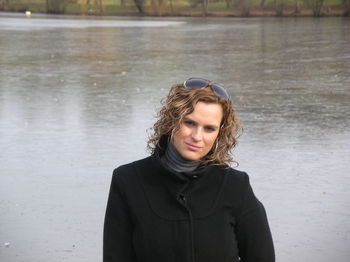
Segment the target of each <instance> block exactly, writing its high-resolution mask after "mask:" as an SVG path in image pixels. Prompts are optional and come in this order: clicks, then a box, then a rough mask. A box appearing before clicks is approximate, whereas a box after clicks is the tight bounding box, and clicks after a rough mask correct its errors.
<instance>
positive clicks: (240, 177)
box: [227, 168, 249, 185]
mask: <svg viewBox="0 0 350 262" xmlns="http://www.w3.org/2000/svg"><path fill="white" fill-rule="evenodd" d="M227 177H228V182H229V183H234V184H236V185H237V184H238V185H243V184H249V176H248V174H247V173H246V172H244V171H240V170H237V169H234V168H229V169H228V170H227Z"/></svg>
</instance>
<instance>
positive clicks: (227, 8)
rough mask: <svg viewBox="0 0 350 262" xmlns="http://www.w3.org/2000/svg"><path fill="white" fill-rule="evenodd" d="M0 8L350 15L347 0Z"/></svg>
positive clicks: (132, 0) (2, 5)
mask: <svg viewBox="0 0 350 262" xmlns="http://www.w3.org/2000/svg"><path fill="white" fill-rule="evenodd" d="M0 10H1V11H16V12H22V11H26V10H30V11H32V12H44V13H54V14H90V15H157V16H244V17H248V16H334V15H342V16H350V0H0Z"/></svg>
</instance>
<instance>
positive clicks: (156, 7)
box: [151, 0, 164, 16]
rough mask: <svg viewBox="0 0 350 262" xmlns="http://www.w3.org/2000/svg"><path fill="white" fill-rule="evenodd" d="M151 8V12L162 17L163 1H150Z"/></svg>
mask: <svg viewBox="0 0 350 262" xmlns="http://www.w3.org/2000/svg"><path fill="white" fill-rule="evenodd" d="M151 6H152V9H153V11H154V12H155V13H156V14H157V15H158V16H162V15H163V13H164V0H152V1H151Z"/></svg>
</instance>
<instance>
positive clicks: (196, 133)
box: [192, 128, 203, 141]
mask: <svg viewBox="0 0 350 262" xmlns="http://www.w3.org/2000/svg"><path fill="white" fill-rule="evenodd" d="M202 136H203V134H202V130H201V128H194V129H193V130H192V139H193V140H194V141H201V140H202Z"/></svg>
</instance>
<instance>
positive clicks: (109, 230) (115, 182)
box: [103, 155, 275, 262]
mask: <svg viewBox="0 0 350 262" xmlns="http://www.w3.org/2000/svg"><path fill="white" fill-rule="evenodd" d="M103 261H104V262H112V261H113V262H131V261H133V262H136V261H137V262H226V261H227V262H229V261H230V262H235V261H243V262H253V261H256V262H258V261H259V262H273V261H275V257H274V248H273V242H272V238H271V233H270V229H269V225H268V222H267V218H266V214H265V210H264V207H263V205H262V204H261V203H260V202H259V201H258V199H257V198H256V197H255V196H254V194H253V191H252V188H251V186H250V184H249V178H248V175H247V174H246V173H244V172H240V171H237V170H234V169H232V168H227V167H223V166H214V165H213V166H209V167H206V168H201V169H199V170H198V171H194V172H192V173H191V174H190V176H187V175H183V174H175V173H172V172H171V171H169V170H167V169H165V168H164V167H163V166H162V165H161V162H160V159H159V156H157V155H154V156H150V157H147V158H145V159H142V160H139V161H136V162H133V163H130V164H127V165H123V166H120V167H119V168H117V169H116V170H114V173H113V178H112V184H111V188H110V194H109V199H108V204H107V210H106V216H105V224H104V243H103Z"/></svg>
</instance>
